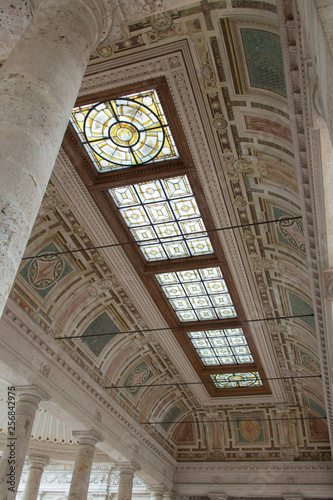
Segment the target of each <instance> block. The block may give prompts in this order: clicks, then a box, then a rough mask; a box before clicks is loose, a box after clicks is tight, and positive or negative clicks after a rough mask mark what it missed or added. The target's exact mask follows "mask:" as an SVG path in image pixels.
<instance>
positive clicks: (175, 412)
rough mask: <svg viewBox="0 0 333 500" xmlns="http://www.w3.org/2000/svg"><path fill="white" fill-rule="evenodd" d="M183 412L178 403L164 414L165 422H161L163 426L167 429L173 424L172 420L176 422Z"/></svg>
mask: <svg viewBox="0 0 333 500" xmlns="http://www.w3.org/2000/svg"><path fill="white" fill-rule="evenodd" d="M182 413H183V412H182V410H181V409H180V408H179V406H178V405H175V406H173V407H172V408H171V409H170V410H169V411H168V413H167V414H166V415H164V418H163V422H165V423H163V424H161V427H163V429H164V430H165V431H167V430H168V429H169V427H170V425H172V422H175V421H176V420H177V419H178V417H179V416H180V415H181V414H182Z"/></svg>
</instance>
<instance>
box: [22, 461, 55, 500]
mask: <svg viewBox="0 0 333 500" xmlns="http://www.w3.org/2000/svg"><path fill="white" fill-rule="evenodd" d="M49 462H50V459H49V458H48V457H44V456H39V455H38V456H37V455H29V461H28V466H29V474H28V480H27V483H26V485H25V488H24V494H23V498H22V500H37V497H38V492H39V486H40V482H41V479H42V475H43V472H44V468H45V467H46V466H47V465H48V464H49Z"/></svg>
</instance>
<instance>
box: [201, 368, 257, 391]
mask: <svg viewBox="0 0 333 500" xmlns="http://www.w3.org/2000/svg"><path fill="white" fill-rule="evenodd" d="M211 378H212V379H213V381H214V383H215V385H216V387H218V388H221V389H232V388H234V387H252V386H258V385H262V381H261V379H260V376H259V373H258V372H243V373H223V374H216V375H211Z"/></svg>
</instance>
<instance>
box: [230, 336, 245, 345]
mask: <svg viewBox="0 0 333 500" xmlns="http://www.w3.org/2000/svg"><path fill="white" fill-rule="evenodd" d="M228 340H229V343H230V345H246V339H245V337H244V336H243V335H237V336H235V337H231V336H230V337H229V339H228Z"/></svg>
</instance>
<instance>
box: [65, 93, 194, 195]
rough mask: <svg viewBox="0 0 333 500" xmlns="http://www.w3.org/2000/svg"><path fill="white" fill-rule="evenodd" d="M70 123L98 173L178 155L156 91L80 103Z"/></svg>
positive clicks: (74, 110)
mask: <svg viewBox="0 0 333 500" xmlns="http://www.w3.org/2000/svg"><path fill="white" fill-rule="evenodd" d="M71 123H72V124H73V126H74V129H75V131H76V132H77V133H78V135H79V138H80V140H81V142H82V143H83V145H84V147H85V149H86V151H87V152H88V154H89V156H90V158H91V159H92V161H93V163H94V165H95V167H96V169H97V171H98V172H107V171H110V170H117V169H120V168H128V167H131V166H136V165H140V164H142V163H148V162H156V161H163V160H168V159H173V158H178V156H179V155H178V152H177V148H176V145H175V142H174V139H173V137H172V134H171V131H170V128H169V126H168V124H167V121H166V118H165V114H164V112H163V109H162V107H161V103H160V101H159V98H158V95H157V93H156V91H155V90H147V91H144V92H139V93H136V94H131V95H127V96H122V97H119V98H117V99H112V100H109V101H105V102H100V103H94V104H88V105H85V106H79V107H77V108H74V109H73V112H72V115H71ZM171 187H172V186H170V188H171ZM179 190H181V188H180V189H179ZM184 190H185V191H186V187H184Z"/></svg>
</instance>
